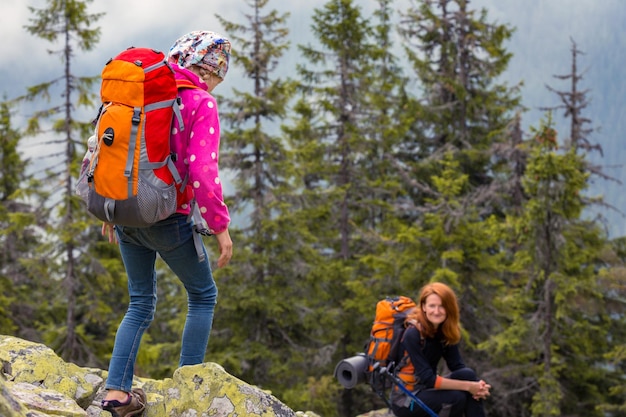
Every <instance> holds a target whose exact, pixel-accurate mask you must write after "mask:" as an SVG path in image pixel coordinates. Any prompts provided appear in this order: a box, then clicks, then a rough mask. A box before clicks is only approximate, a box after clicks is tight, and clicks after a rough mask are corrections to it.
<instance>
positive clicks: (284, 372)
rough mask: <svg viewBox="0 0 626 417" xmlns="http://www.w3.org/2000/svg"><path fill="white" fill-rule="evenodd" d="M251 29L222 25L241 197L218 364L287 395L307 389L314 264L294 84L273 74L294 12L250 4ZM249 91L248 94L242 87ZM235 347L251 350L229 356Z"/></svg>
mask: <svg viewBox="0 0 626 417" xmlns="http://www.w3.org/2000/svg"><path fill="white" fill-rule="evenodd" d="M247 3H248V5H249V10H250V13H249V14H247V15H246V24H245V25H243V24H235V23H232V22H228V21H226V20H225V19H223V18H221V17H219V16H218V17H219V18H220V22H221V23H222V25H223V26H224V28H225V31H226V33H227V34H228V35H227V36H228V37H229V38H231V39H232V40H233V43H234V45H237V46H238V47H237V48H235V49H234V50H233V56H232V62H233V64H234V65H233V66H234V68H233V69H232V70H231V71H232V73H235V74H236V75H231V76H232V77H235V76H238V70H239V69H241V70H242V72H243V74H242V76H241V77H240V80H241V81H239V82H238V83H237V84H236V87H235V88H234V89H233V94H232V96H231V97H229V98H225V97H221V98H220V99H219V102H220V103H221V104H220V108H221V110H220V117H221V120H222V125H223V126H224V128H223V130H222V132H223V134H222V141H221V147H222V149H221V152H220V158H221V163H222V165H223V166H224V167H225V168H226V172H228V173H229V176H230V177H233V178H234V181H233V185H234V188H235V192H234V193H231V194H229V195H227V201H228V203H229V207H230V209H231V212H232V215H233V217H234V218H235V219H237V220H238V222H237V223H235V222H233V223H234V224H233V227H232V232H231V233H233V236H235V237H234V239H233V240H234V241H236V242H237V244H236V255H235V256H234V258H233V260H232V262H231V265H230V266H229V268H227V269H224V270H218V271H216V277H217V280H218V282H220V283H222V285H221V286H220V299H221V301H220V302H219V303H218V310H217V311H216V320H215V331H214V334H215V335H216V336H214V337H212V341H211V343H210V346H211V352H212V353H211V355H212V357H215V358H218V360H219V361H220V363H223V364H224V366H225V367H226V368H227V369H228V370H229V371H230V372H232V373H233V374H235V375H237V376H239V377H241V378H242V379H244V380H246V381H249V382H250V383H253V384H256V385H259V386H263V387H267V388H269V389H271V390H272V392H274V393H276V394H277V395H280V396H281V397H282V396H283V395H284V393H285V391H286V390H289V389H292V388H293V387H297V386H300V385H302V383H303V382H302V381H306V375H307V373H308V372H309V367H308V366H307V363H306V361H305V360H304V358H305V357H308V356H312V355H314V352H313V351H312V349H314V347H315V346H312V344H311V331H310V328H311V325H312V324H314V323H315V319H314V318H312V317H310V314H309V313H308V312H307V310H306V308H305V305H306V303H303V302H301V300H303V299H306V297H307V296H308V295H309V293H308V287H307V286H306V285H302V284H301V283H300V276H301V275H302V272H301V271H300V270H299V269H300V268H301V267H302V265H303V263H304V264H306V263H307V257H310V255H309V254H308V252H310V249H309V248H308V247H307V240H308V238H307V235H306V233H302V225H301V222H300V221H299V220H298V219H297V218H296V217H295V216H294V211H293V200H292V196H293V189H292V178H293V176H294V166H293V162H292V160H293V157H292V154H291V151H290V150H289V149H288V147H287V146H286V142H285V139H284V137H283V136H282V135H281V132H280V125H281V123H282V122H283V121H284V119H285V117H286V114H287V111H288V109H289V104H290V100H291V98H292V97H293V94H294V92H295V87H296V83H295V82H294V81H292V80H290V79H284V78H280V77H279V76H277V75H275V74H276V73H278V71H279V70H280V68H281V61H280V60H281V58H282V56H283V54H284V53H285V51H286V50H287V48H288V47H289V42H288V40H287V37H288V35H289V32H288V30H287V29H286V27H285V24H286V20H287V18H288V14H283V15H280V14H278V13H277V12H276V10H266V8H267V4H268V1H267V0H250V1H248V2H247ZM244 80H245V81H246V82H248V83H249V89H247V90H244V86H245V84H244V82H243V81H244ZM233 344H235V345H237V346H245V347H246V348H245V349H239V350H236V351H233V349H232V346H233Z"/></svg>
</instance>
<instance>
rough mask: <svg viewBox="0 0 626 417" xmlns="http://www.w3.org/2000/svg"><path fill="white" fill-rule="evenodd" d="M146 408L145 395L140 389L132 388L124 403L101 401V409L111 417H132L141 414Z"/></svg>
mask: <svg viewBox="0 0 626 417" xmlns="http://www.w3.org/2000/svg"><path fill="white" fill-rule="evenodd" d="M145 408H146V393H145V392H144V391H143V390H142V389H141V388H133V390H132V391H131V392H129V393H128V400H127V401H126V402H124V403H122V402H119V401H117V400H103V401H102V409H103V410H105V411H108V412H109V413H111V416H112V417H133V416H139V415H141V414H143V410H145Z"/></svg>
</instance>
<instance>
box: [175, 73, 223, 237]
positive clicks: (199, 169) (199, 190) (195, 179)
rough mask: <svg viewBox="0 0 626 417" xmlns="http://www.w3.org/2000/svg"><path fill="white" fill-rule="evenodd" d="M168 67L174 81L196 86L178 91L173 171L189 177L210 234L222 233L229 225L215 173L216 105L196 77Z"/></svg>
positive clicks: (186, 209)
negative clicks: (181, 120)
mask: <svg viewBox="0 0 626 417" xmlns="http://www.w3.org/2000/svg"><path fill="white" fill-rule="evenodd" d="M171 66H172V69H173V70H174V74H175V75H176V78H177V79H181V80H186V81H189V82H191V83H193V84H194V85H196V86H197V87H199V88H184V89H181V90H180V91H179V94H180V97H181V114H182V119H183V124H184V130H183V131H182V132H181V131H180V128H179V125H178V120H175V121H174V127H173V129H174V130H173V132H172V139H171V147H172V151H173V152H175V153H176V155H177V160H176V162H175V164H176V168H178V172H179V173H180V175H181V177H182V178H184V177H185V175H186V174H189V179H188V181H189V185H190V186H191V187H193V190H194V193H195V197H196V201H197V202H198V206H199V207H200V212H201V213H202V217H203V218H204V219H205V220H206V222H207V224H208V226H209V229H210V230H211V233H213V234H217V233H220V232H223V231H224V230H226V229H227V228H228V225H229V223H230V215H229V213H228V207H227V206H226V204H225V203H224V197H223V193H222V182H221V180H220V176H219V170H218V160H219V147H220V120H219V115H218V111H217V102H216V101H215V98H214V97H213V96H212V95H211V94H209V93H208V92H207V91H206V90H207V85H206V84H205V83H204V81H202V79H200V78H199V77H198V76H197V75H196V74H194V73H193V72H191V71H189V70H187V69H184V68H181V67H179V66H177V65H176V64H171ZM174 119H176V118H174ZM189 209H190V208H189V205H188V204H182V205H181V206H180V207H178V209H177V210H176V211H177V213H183V214H189Z"/></svg>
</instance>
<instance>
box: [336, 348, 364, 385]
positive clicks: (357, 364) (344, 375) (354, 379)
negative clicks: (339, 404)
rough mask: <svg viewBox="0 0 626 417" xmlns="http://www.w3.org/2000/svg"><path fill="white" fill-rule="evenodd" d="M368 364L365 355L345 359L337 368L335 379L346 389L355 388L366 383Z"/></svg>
mask: <svg viewBox="0 0 626 417" xmlns="http://www.w3.org/2000/svg"><path fill="white" fill-rule="evenodd" d="M368 363H369V361H368V359H367V356H365V354H364V353H360V354H358V355H356V356H352V357H351V358H347V359H343V360H341V361H340V362H339V363H338V364H337V366H335V378H337V381H339V383H340V384H341V385H343V387H344V388H348V389H351V388H354V387H355V386H356V385H357V384H359V383H362V382H365V372H366V371H367V366H368Z"/></svg>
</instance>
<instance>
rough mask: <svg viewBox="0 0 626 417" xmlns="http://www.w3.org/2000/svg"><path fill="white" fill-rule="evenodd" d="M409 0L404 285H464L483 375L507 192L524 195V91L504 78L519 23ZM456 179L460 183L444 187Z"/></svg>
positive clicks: (465, 6) (448, 0)
mask: <svg viewBox="0 0 626 417" xmlns="http://www.w3.org/2000/svg"><path fill="white" fill-rule="evenodd" d="M411 4H412V6H411V7H409V8H408V9H407V10H406V11H405V12H404V13H401V15H402V19H401V22H400V25H399V29H400V34H401V36H402V38H403V39H404V40H405V48H404V49H405V52H406V55H407V58H408V60H409V64H410V65H411V67H412V69H413V70H414V72H415V76H416V78H417V79H416V80H415V81H416V82H417V84H418V86H419V87H420V90H421V91H420V94H419V95H417V94H416V96H418V97H419V98H420V99H421V100H420V108H419V116H418V117H416V118H415V119H414V121H413V125H412V127H411V130H410V132H409V134H407V135H406V137H405V140H404V141H403V142H402V143H401V144H400V145H399V146H398V147H397V149H395V152H394V154H393V157H394V159H395V160H396V161H397V162H396V168H397V171H398V178H399V179H400V180H401V181H402V183H403V185H404V188H405V189H406V190H407V197H406V198H403V199H399V200H398V202H397V204H396V205H395V207H396V209H397V210H398V211H399V213H400V215H401V216H402V218H403V219H404V222H405V225H404V230H402V231H401V232H400V233H398V239H397V244H398V246H397V249H398V250H396V253H397V255H396V256H399V257H402V260H401V265H404V266H405V267H406V271H405V275H406V277H407V278H405V281H404V282H403V286H404V288H407V289H409V288H419V287H420V286H421V285H422V284H423V283H424V282H425V281H428V280H435V279H438V280H444V281H447V282H449V283H451V284H453V286H454V287H455V288H456V290H457V291H458V295H459V297H460V299H461V306H462V308H463V310H462V318H463V320H462V322H463V326H464V328H465V330H466V331H467V337H466V341H469V342H470V343H469V345H468V348H467V349H465V351H464V358H465V359H466V361H467V362H468V363H470V364H471V365H472V366H474V367H475V368H478V369H477V371H479V373H480V374H481V375H482V374H483V372H484V371H487V370H488V369H489V365H488V363H487V362H486V361H485V355H484V353H483V352H476V351H474V343H476V342H477V341H480V340H483V339H484V338H486V337H488V336H489V335H490V332H491V329H493V328H494V327H497V325H498V323H497V314H494V313H495V311H494V307H493V306H492V303H491V302H490V300H491V299H492V298H493V297H496V295H497V294H498V293H499V291H500V289H501V288H502V287H503V286H505V285H506V276H505V275H504V274H503V266H504V265H503V264H502V260H503V258H504V257H505V255H506V254H505V253H502V247H501V244H500V242H499V239H501V238H502V235H501V231H502V228H501V224H500V223H501V222H502V221H503V220H504V215H503V212H505V211H506V209H507V208H508V207H510V205H511V204H512V202H513V200H511V198H510V197H509V195H510V194H508V193H509V192H510V191H511V190H512V189H516V190H517V197H516V199H517V200H518V201H519V198H520V197H521V195H520V193H519V190H520V187H519V185H517V186H516V185H515V182H516V180H515V179H514V177H512V176H511V173H512V172H514V170H515V169H519V168H522V167H523V166H518V167H517V168H516V167H514V166H511V165H510V162H511V161H509V160H504V161H503V158H504V157H505V156H510V155H511V154H514V153H515V147H514V146H515V142H516V141H517V142H519V140H520V134H519V129H517V130H516V129H515V126H516V118H517V113H518V112H519V102H520V97H519V95H518V92H517V91H516V89H515V88H510V87H508V86H507V85H506V84H502V83H500V82H499V81H498V77H499V76H500V75H501V74H502V73H503V72H504V71H505V70H506V68H507V65H508V63H509V60H510V58H511V54H510V53H508V52H507V51H506V49H505V47H504V42H505V41H506V40H507V39H509V38H510V36H511V34H512V33H513V30H512V29H511V28H510V27H508V26H507V25H501V24H494V23H490V22H489V20H488V16H487V11H486V10H484V9H483V10H480V11H476V10H472V9H471V8H470V7H469V5H470V2H468V1H466V0H419V1H413V2H412V3H411ZM517 126H518V125H517ZM516 132H517V133H516ZM517 156H519V157H521V158H522V159H520V161H519V162H522V161H523V155H517ZM450 158H451V160H450ZM453 161H455V163H453ZM461 179H463V182H462V183H461V184H462V185H461V184H455V183H456V181H460V180H461ZM448 181H453V183H450V184H449V186H451V187H453V188H451V189H447V188H446V187H442V184H445V183H446V182H448ZM517 182H518V184H519V180H517ZM451 192H454V193H453V194H452V195H450V194H449V193H451ZM505 193H507V194H505ZM517 204H519V202H518V203H517ZM481 224H482V227H481V226H480V225H481ZM415 245H417V246H415ZM409 248H412V250H408V249H409ZM416 248H422V249H420V250H417V249H416ZM410 255H413V259H412V261H413V262H412V263H411V258H410ZM411 265H413V266H412V267H411ZM411 276H412V277H413V278H410V277H411Z"/></svg>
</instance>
